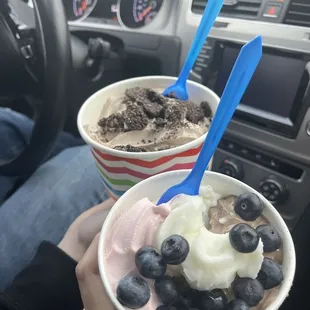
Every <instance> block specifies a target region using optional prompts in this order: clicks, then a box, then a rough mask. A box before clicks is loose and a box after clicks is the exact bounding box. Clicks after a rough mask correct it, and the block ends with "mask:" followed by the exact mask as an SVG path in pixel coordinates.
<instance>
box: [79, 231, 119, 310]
mask: <svg viewBox="0 0 310 310" xmlns="http://www.w3.org/2000/svg"><path fill="white" fill-rule="evenodd" d="M98 244H99V234H98V235H97V236H96V237H95V239H94V240H93V242H92V244H91V245H90V247H89V248H88V250H87V252H86V253H85V255H84V257H83V258H82V260H81V261H80V263H79V264H78V266H77V268H76V276H77V279H78V282H79V287H80V291H81V297H82V300H83V304H84V307H85V310H102V309H105V310H113V309H114V308H113V305H112V304H111V302H110V300H109V297H108V296H107V294H106V292H105V289H104V286H103V284H102V281H101V278H100V274H99V268H98Z"/></svg>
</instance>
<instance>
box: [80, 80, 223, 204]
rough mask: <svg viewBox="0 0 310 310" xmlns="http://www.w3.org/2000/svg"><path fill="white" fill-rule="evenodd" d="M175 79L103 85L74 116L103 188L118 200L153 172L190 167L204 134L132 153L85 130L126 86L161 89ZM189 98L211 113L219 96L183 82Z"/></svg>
mask: <svg viewBox="0 0 310 310" xmlns="http://www.w3.org/2000/svg"><path fill="white" fill-rule="evenodd" d="M175 81H176V78H175V77H167V76H147V77H139V78H133V79H129V80H125V81H121V82H118V83H115V84H112V85H110V86H108V87H105V88H103V89H101V90H99V91H98V92H96V93H95V94H94V95H92V96H91V97H90V98H89V99H88V100H86V102H85V103H84V105H83V106H82V108H81V110H80V112H79V115H78V128H79V132H80V134H81V136H82V138H83V139H84V141H85V142H86V143H87V144H88V145H89V146H90V148H91V151H92V154H93V156H94V159H95V161H96V164H97V167H98V170H99V172H100V175H101V177H102V180H103V183H104V185H105V188H106V190H107V191H108V192H109V194H110V195H111V196H112V197H113V198H114V199H118V198H119V197H120V196H122V194H124V193H125V192H126V191H127V190H128V189H129V188H131V187H132V186H134V185H135V184H137V183H139V182H140V181H142V180H144V179H146V178H148V177H151V176H153V175H156V174H159V173H162V172H166V171H171V170H179V169H191V168H192V167H193V166H194V163H195V162H196V159H197V157H198V154H199V152H200V150H201V147H202V144H203V142H204V140H205V137H206V134H205V135H203V136H201V137H199V138H198V139H196V140H194V141H191V142H189V143H186V144H183V145H181V146H177V147H174V148H172V149H169V150H164V151H157V152H145V153H144V152H141V153H132V152H125V151H119V150H114V149H111V148H108V147H106V146H104V145H102V144H100V143H98V142H96V141H94V140H93V139H91V137H90V136H89V135H88V134H87V132H86V130H85V126H86V125H90V124H91V125H95V124H96V123H97V122H98V121H99V117H100V115H101V111H102V109H103V107H104V104H105V103H106V102H107V99H108V98H111V97H119V96H122V95H123V94H124V93H125V91H126V89H128V88H133V87H137V86H140V87H149V88H154V89H165V88H166V87H168V86H169V85H172V84H173V83H174V82H175ZM187 90H188V94H189V98H190V99H191V100H192V101H193V102H195V103H197V104H200V102H202V101H207V102H208V103H209V105H210V108H211V110H212V112H213V114H214V113H215V111H216V109H217V106H218V104H219V101H220V99H219V97H218V96H217V95H216V94H215V93H214V92H213V91H212V90H210V89H209V88H207V87H205V86H203V85H201V84H198V83H195V82H192V81H188V82H187Z"/></svg>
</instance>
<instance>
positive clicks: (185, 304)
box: [173, 277, 198, 310]
mask: <svg viewBox="0 0 310 310" xmlns="http://www.w3.org/2000/svg"><path fill="white" fill-rule="evenodd" d="M173 279H174V282H175V283H176V285H177V289H178V292H179V301H178V306H177V309H178V310H179V309H183V308H185V309H189V308H191V307H194V306H195V301H197V296H198V291H196V290H194V289H192V288H191V287H190V286H189V284H188V283H187V282H186V280H185V279H184V278H183V277H176V278H173Z"/></svg>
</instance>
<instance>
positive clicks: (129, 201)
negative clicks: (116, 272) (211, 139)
mask: <svg viewBox="0 0 310 310" xmlns="http://www.w3.org/2000/svg"><path fill="white" fill-rule="evenodd" d="M188 173H189V170H180V171H171V172H167V173H162V174H160V175H157V176H154V177H151V178H149V179H147V180H144V181H143V182H141V183H139V184H137V185H136V186H134V187H132V188H131V189H130V190H129V191H127V192H126V193H125V194H124V195H123V196H122V197H121V198H120V199H119V200H118V201H117V202H116V203H115V205H114V207H113V208H112V210H111V211H110V213H109V215H108V217H107V219H106V220H105V222H104V224H103V227H102V230H101V236H100V241H99V253H98V256H99V270H100V275H101V279H102V281H103V284H104V287H105V289H106V291H107V293H108V296H109V298H110V300H111V302H112V303H113V305H114V306H115V308H116V309H118V310H124V309H125V308H124V307H123V306H122V305H121V304H120V303H119V301H118V300H117V298H116V296H115V294H114V292H113V290H112V288H111V286H110V283H109V280H108V277H107V269H108V268H109V266H107V265H105V263H104V262H105V260H104V246H105V236H106V235H107V232H108V231H110V229H111V227H112V225H113V224H114V223H115V221H116V220H117V219H118V218H119V217H120V215H121V214H123V213H124V212H125V211H127V210H128V209H129V208H131V207H132V206H133V205H134V204H135V203H136V202H138V201H139V200H141V199H142V198H145V197H147V198H149V200H151V201H157V200H158V199H159V197H161V195H162V194H163V193H164V192H165V191H166V190H167V189H168V188H170V187H171V186H172V185H175V184H177V183H180V182H181V181H182V180H184V179H185V177H186V176H187V175H188ZM204 180H205V183H206V184H209V185H211V186H212V188H213V189H214V191H215V192H217V193H219V194H220V195H221V196H222V197H226V196H229V195H237V196H238V195H240V194H242V193H249V192H252V193H255V194H256V195H258V196H259V197H260V199H261V201H262V202H263V204H264V210H263V215H264V216H265V217H266V218H267V219H268V221H269V222H270V224H271V225H273V226H274V227H275V228H276V229H277V231H278V232H279V234H280V236H281V238H282V245H283V264H282V271H283V275H284V280H283V283H282V284H281V286H280V289H279V293H278V295H277V297H276V298H275V300H274V301H273V302H272V303H271V304H270V305H269V306H268V308H267V309H265V310H277V309H279V308H280V306H281V305H282V303H283V302H284V300H285V299H286V297H287V296H288V294H289V291H290V289H291V286H292V284H293V279H294V275H295V267H296V258H295V248H294V243H293V240H292V237H291V234H290V232H289V230H288V228H287V226H286V224H285V222H284V220H283V219H282V217H281V215H280V214H279V213H278V211H277V210H276V209H275V208H274V207H273V205H272V204H271V203H270V202H269V201H268V200H267V199H266V198H265V197H264V196H262V195H261V194H260V193H258V192H257V191H256V190H254V189H253V188H251V187H250V186H248V185H246V184H244V183H242V182H240V181H238V180H236V179H233V178H231V177H228V176H226V175H223V174H219V173H215V172H210V171H206V172H205V175H204ZM154 310H155V309H154Z"/></svg>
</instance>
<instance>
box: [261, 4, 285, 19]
mask: <svg viewBox="0 0 310 310" xmlns="http://www.w3.org/2000/svg"><path fill="white" fill-rule="evenodd" d="M282 7H283V5H282V3H274V2H268V3H267V4H266V6H265V9H264V17H269V18H278V17H279V16H280V13H281V11H282Z"/></svg>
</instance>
